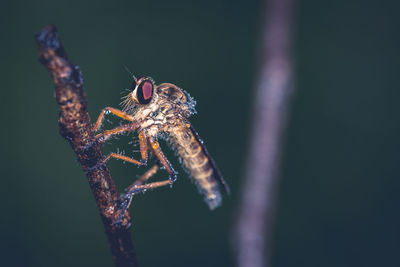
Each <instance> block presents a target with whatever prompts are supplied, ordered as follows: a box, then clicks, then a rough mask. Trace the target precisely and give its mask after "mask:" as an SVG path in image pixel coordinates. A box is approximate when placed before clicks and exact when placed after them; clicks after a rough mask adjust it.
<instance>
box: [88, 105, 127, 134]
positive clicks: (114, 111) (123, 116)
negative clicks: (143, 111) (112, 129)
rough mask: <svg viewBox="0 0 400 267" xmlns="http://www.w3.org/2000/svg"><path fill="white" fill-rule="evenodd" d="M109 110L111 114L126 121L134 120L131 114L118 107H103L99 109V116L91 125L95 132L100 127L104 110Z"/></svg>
mask: <svg viewBox="0 0 400 267" xmlns="http://www.w3.org/2000/svg"><path fill="white" fill-rule="evenodd" d="M107 111H108V112H111V113H112V114H114V115H115V116H117V117H120V118H121V119H124V120H127V121H134V119H133V116H132V115H129V114H128V113H126V112H123V111H121V110H119V109H116V108H112V107H105V108H103V109H102V110H101V112H100V115H99V117H98V118H97V121H96V123H95V124H94V126H93V129H94V131H95V132H97V130H98V129H99V128H100V126H101V124H102V122H103V118H104V115H105V113H106V112H107Z"/></svg>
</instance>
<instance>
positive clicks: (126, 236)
mask: <svg viewBox="0 0 400 267" xmlns="http://www.w3.org/2000/svg"><path fill="white" fill-rule="evenodd" d="M35 37H36V42H37V45H38V49H39V60H40V62H41V63H42V64H43V65H45V66H46V68H47V70H48V71H49V72H50V74H51V76H52V79H53V82H54V85H55V93H56V100H57V103H58V106H59V111H60V117H59V126H60V134H61V136H63V137H64V138H65V139H67V140H68V142H69V143H70V145H71V147H72V149H73V150H74V152H75V153H76V155H77V157H78V161H79V163H80V164H81V166H82V168H83V170H84V171H85V173H86V176H87V178H88V181H89V185H90V188H91V190H92V193H93V195H94V197H95V200H96V203H97V207H98V209H99V212H100V216H101V218H102V221H103V224H104V227H105V232H106V234H107V237H108V240H109V243H110V247H111V253H112V256H113V259H114V262H115V264H116V266H137V263H136V256H135V252H134V249H133V244H132V240H131V237H130V230H129V226H130V216H129V211H126V212H125V211H124V214H122V215H121V208H120V205H119V199H118V192H117V189H116V186H115V183H114V181H113V179H112V178H111V175H110V172H109V170H108V168H107V166H106V165H104V164H103V165H101V164H99V163H100V162H101V160H102V159H103V155H102V152H101V147H100V144H98V143H95V142H93V140H94V132H93V128H92V124H91V122H90V117H89V114H88V111H87V100H86V94H85V92H84V90H83V79H82V73H81V71H80V70H79V68H78V66H76V65H74V64H72V63H71V61H69V59H68V58H67V55H66V53H65V50H64V48H63V45H62V43H61V41H60V39H59V36H58V33H57V30H56V28H55V27H54V26H52V25H49V26H46V27H45V28H44V29H43V30H42V31H41V32H39V33H37V34H36V35H35ZM121 218H122V219H121ZM116 221H118V222H119V221H120V223H119V224H117V223H116Z"/></svg>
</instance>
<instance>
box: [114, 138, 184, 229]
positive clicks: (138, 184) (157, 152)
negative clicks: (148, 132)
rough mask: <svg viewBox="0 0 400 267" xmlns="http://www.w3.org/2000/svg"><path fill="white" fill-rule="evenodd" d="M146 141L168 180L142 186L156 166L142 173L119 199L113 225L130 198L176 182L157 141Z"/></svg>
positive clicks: (153, 172) (173, 172)
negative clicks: (119, 207) (165, 172)
mask: <svg viewBox="0 0 400 267" xmlns="http://www.w3.org/2000/svg"><path fill="white" fill-rule="evenodd" d="M148 141H149V143H150V147H151V151H152V153H153V154H154V156H155V157H156V158H157V159H158V161H159V164H161V165H163V166H164V167H165V169H166V171H167V172H168V174H169V178H168V179H167V180H164V181H160V182H152V183H148V184H143V183H144V182H145V181H147V180H148V179H150V178H151V177H152V176H153V175H154V174H155V173H156V172H157V170H158V166H157V165H155V166H153V167H152V168H151V169H149V170H148V171H147V172H146V173H144V174H143V175H142V176H141V177H140V178H139V179H138V180H137V181H135V182H134V183H133V184H132V185H131V186H129V187H128V188H127V190H126V191H127V192H126V193H125V194H124V195H122V196H121V197H120V201H121V202H120V203H121V204H120V205H121V209H120V213H119V216H118V217H117V220H116V221H115V224H119V223H120V220H121V218H122V216H123V214H125V212H126V211H127V210H128V209H129V206H130V205H131V202H132V197H133V195H135V194H137V193H140V192H143V191H145V190H148V189H153V188H157V187H161V186H166V185H171V184H173V183H174V182H175V181H176V173H175V171H174V169H173V168H172V166H171V163H169V161H168V160H167V158H166V157H165V155H164V153H163V152H162V151H161V149H160V145H159V144H158V142H157V141H155V140H153V139H152V138H150V137H149V138H148Z"/></svg>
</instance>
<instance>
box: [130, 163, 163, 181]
mask: <svg viewBox="0 0 400 267" xmlns="http://www.w3.org/2000/svg"><path fill="white" fill-rule="evenodd" d="M158 168H159V166H158V164H156V165H154V166H153V167H151V168H150V169H148V170H147V171H146V172H145V173H144V174H142V176H140V177H139V178H138V179H137V180H136V181H135V182H134V183H133V184H132V185H131V186H138V185H142V184H143V183H144V182H146V181H147V180H149V179H150V178H151V177H152V176H153V175H154V174H156V173H157V171H158Z"/></svg>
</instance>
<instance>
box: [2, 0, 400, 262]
mask: <svg viewBox="0 0 400 267" xmlns="http://www.w3.org/2000/svg"><path fill="white" fill-rule="evenodd" d="M297 4H298V5H297V9H296V12H295V14H296V17H295V19H294V22H295V23H294V29H295V38H294V41H295V43H294V46H293V48H294V49H293V54H294V57H295V60H296V66H295V74H296V83H297V86H296V89H297V92H296V94H295V97H294V100H293V107H292V109H291V114H290V120H289V126H288V131H287V135H286V146H285V153H284V158H283V166H282V175H281V184H280V188H279V199H278V207H277V218H276V228H275V231H274V235H273V253H272V256H273V258H272V261H273V266H285V267H286V266H399V265H400V257H399V256H398V255H399V249H400V232H399V229H400V216H399V212H398V210H399V209H398V206H399V201H400V197H399V193H398V192H399V190H400V180H399V173H400V165H399V150H400V127H399V125H400V119H399V111H400V108H399V104H398V103H399V97H400V90H399V89H400V88H399V61H400V56H399V47H400V38H399V26H400V19H399V18H398V17H399V7H400V6H399V5H398V4H397V3H396V1H355V0H354V1H344V0H340V1H318V0H313V1H297ZM261 16H262V14H261V4H260V2H259V1H244V0H243V1H222V0H221V1H211V0H210V1H193V2H188V1H172V2H171V1H162V0H159V1H138V2H134V1H92V2H82V1H50V0H49V1H34V2H33V1H32V2H27V1H26V2H20V1H1V4H0V21H1V22H0V30H1V31H0V32H1V41H0V47H1V50H0V51H1V52H2V53H1V64H0V73H1V83H0V87H1V107H2V109H4V110H3V112H2V123H1V127H2V128H1V134H2V138H1V140H2V145H1V149H2V152H1V157H2V158H1V186H0V190H1V191H0V195H1V204H2V207H1V217H0V226H1V231H0V235H1V236H0V239H1V241H0V265H1V266H111V265H112V260H111V256H110V252H109V248H108V244H107V241H106V237H105V235H104V233H103V225H102V223H101V221H100V218H99V215H98V213H97V209H96V206H95V202H94V200H93V197H92V194H91V192H90V189H89V186H88V183H87V180H86V177H85V175H84V173H83V171H82V170H81V168H80V166H79V165H78V163H77V162H76V157H75V155H74V153H73V152H72V150H71V149H70V147H69V145H68V144H67V142H66V141H65V140H64V139H62V138H61V137H60V135H59V134H58V124H57V117H58V111H57V105H56V102H55V99H54V97H53V95H54V93H53V91H54V86H53V84H52V82H51V79H50V77H49V74H48V73H47V71H46V70H45V69H44V67H43V66H42V65H40V64H39V62H38V61H37V49H36V44H35V42H34V38H33V33H34V32H36V31H39V30H40V29H41V28H42V27H43V26H44V25H46V24H48V23H53V24H55V25H56V26H57V27H58V29H59V32H60V35H61V38H62V40H63V42H64V45H65V47H66V50H67V53H68V55H69V57H70V59H71V60H72V61H73V62H74V63H76V64H77V65H79V66H80V68H81V69H82V71H83V75H84V80H85V84H84V85H85V89H86V92H87V96H88V102H89V107H88V108H89V112H90V115H91V116H92V119H94V118H95V116H97V115H98V113H99V112H100V110H101V108H103V107H104V106H114V107H117V106H118V103H119V101H120V97H121V94H120V92H121V91H122V90H123V89H124V88H129V87H130V84H131V79H130V77H129V74H128V73H127V72H126V71H125V70H124V66H125V65H126V66H127V67H128V68H129V69H130V70H131V71H133V72H134V73H135V74H136V75H137V76H141V75H149V76H151V77H153V78H154V79H155V80H156V81H157V82H159V83H161V82H172V83H175V84H177V85H178V86H180V87H182V88H184V89H185V90H187V91H188V92H189V93H190V94H191V95H192V96H193V97H194V98H195V99H196V100H197V101H198V105H197V110H198V112H199V113H198V114H197V115H195V116H194V117H193V119H192V121H193V123H194V125H195V127H196V128H197V129H198V131H199V133H200V135H201V136H202V138H203V139H204V140H205V141H206V144H207V146H208V149H209V150H210V152H211V154H212V155H213V156H214V158H215V160H216V162H217V163H218V165H219V167H220V169H221V171H222V173H223V174H224V176H225V178H226V180H227V181H228V183H229V184H230V185H231V187H232V195H231V196H230V197H229V198H224V203H223V206H222V207H221V208H219V209H217V210H215V211H213V212H210V211H209V210H208V208H207V206H206V205H205V204H204V202H203V200H202V199H201V197H200V195H199V194H198V193H197V192H196V189H195V187H194V186H193V185H192V184H191V183H190V180H189V179H187V177H186V174H185V173H184V172H183V170H182V169H181V167H180V166H179V164H178V161H177V160H176V159H175V157H174V156H173V154H172V153H167V155H168V157H169V158H171V159H172V163H173V164H174V166H175V167H176V169H177V170H178V171H180V175H179V179H178V182H177V183H176V184H175V186H174V187H173V189H169V188H163V189H158V190H155V191H154V192H149V193H146V194H144V195H138V196H137V197H135V199H134V203H133V208H132V216H133V227H132V237H133V240H134V243H135V246H136V251H137V255H138V259H139V262H140V264H141V266H232V265H233V263H234V261H233V259H234V258H233V254H232V252H231V249H230V242H231V237H230V236H231V232H232V225H233V219H234V218H235V210H236V208H237V206H238V202H239V199H240V198H239V194H240V185H241V183H242V180H243V173H244V164H245V159H246V153H247V150H246V147H247V143H248V140H247V139H248V136H249V125H250V121H251V120H250V118H251V114H250V112H251V107H252V95H253V89H254V86H255V80H256V77H257V72H256V69H257V63H258V59H257V48H258V33H259V29H260V24H259V22H260V20H261ZM117 123H118V121H114V125H116V124H117ZM109 127H112V124H109ZM128 142H129V137H128V138H126V137H125V138H121V140H119V141H116V142H114V143H113V144H110V145H107V146H106V147H105V148H104V152H105V153H106V152H108V151H111V150H116V149H117V148H119V149H123V150H125V151H126V152H127V154H132V152H131V151H132V149H137V147H136V148H134V147H132V146H131V145H128ZM163 147H164V149H165V150H166V151H168V148H167V147H166V146H165V145H164V144H163ZM136 155H137V154H136ZM109 166H110V169H111V172H112V175H113V177H114V179H115V180H116V182H117V184H118V187H119V189H120V190H122V189H123V188H124V187H125V186H127V185H128V184H129V183H130V182H131V181H132V180H133V179H134V178H135V177H136V175H138V174H139V173H140V172H141V171H142V170H139V169H137V168H136V167H134V166H129V165H127V164H125V165H124V164H122V163H121V162H119V161H113V162H110V164H109ZM159 177H160V175H159ZM162 177H163V175H161V177H160V178H162Z"/></svg>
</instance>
